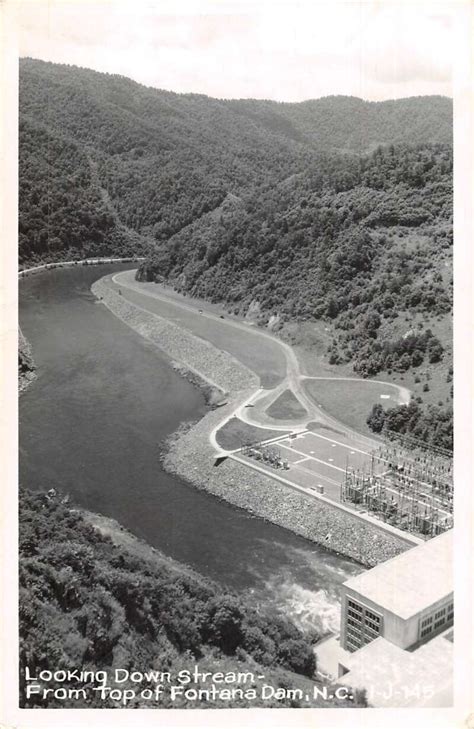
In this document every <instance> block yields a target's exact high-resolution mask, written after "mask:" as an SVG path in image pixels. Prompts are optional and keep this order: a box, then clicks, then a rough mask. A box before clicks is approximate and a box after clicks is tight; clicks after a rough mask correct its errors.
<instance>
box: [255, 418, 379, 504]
mask: <svg viewBox="0 0 474 729" xmlns="http://www.w3.org/2000/svg"><path fill="white" fill-rule="evenodd" d="M273 446H274V447H276V448H279V450H280V454H281V458H282V459H283V460H285V461H287V462H288V464H289V469H288V470H285V471H279V473H281V475H283V476H284V477H285V478H287V479H288V480H289V481H294V482H295V483H297V484H298V485H301V486H305V487H306V488H311V489H314V490H317V487H318V486H323V487H324V494H325V495H326V496H327V497H328V498H330V499H333V500H335V501H340V500H341V494H340V491H341V483H342V480H343V478H344V474H345V470H346V467H347V466H349V467H351V468H354V469H360V470H361V471H362V470H363V469H365V471H366V472H367V473H368V472H369V470H370V468H371V454H370V452H369V451H368V450H367V447H366V446H365V445H364V444H363V443H361V442H360V441H357V440H355V439H354V440H353V439H352V438H348V437H346V436H344V435H339V434H338V435H336V434H333V433H331V431H329V430H328V431H325V432H324V434H323V433H313V432H307V433H304V434H302V435H297V436H296V437H294V438H288V437H284V438H281V439H280V440H278V441H277V442H276V443H274V444H273ZM261 465H262V466H263V467H266V464H264V463H261ZM267 468H268V471H269V472H270V473H271V472H272V471H274V469H273V468H271V467H270V466H268V467H267ZM377 468H379V469H380V466H378V465H377V464H376V469H377Z"/></svg>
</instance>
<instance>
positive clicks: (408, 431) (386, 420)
mask: <svg viewBox="0 0 474 729" xmlns="http://www.w3.org/2000/svg"><path fill="white" fill-rule="evenodd" d="M367 424H368V426H369V428H370V429H371V430H372V431H373V432H374V433H381V432H382V431H383V430H385V432H387V433H388V434H389V437H390V433H399V434H401V435H408V436H411V437H414V438H416V439H417V440H419V441H423V442H425V443H427V444H428V445H430V446H434V447H436V448H443V449H445V450H446V451H452V450H453V412H452V409H450V408H440V407H438V406H436V405H428V406H427V407H426V408H424V409H423V408H422V407H421V406H420V405H419V404H418V403H417V402H416V400H412V401H411V402H410V403H409V404H408V405H398V406H397V407H394V408H388V410H384V408H383V407H382V405H380V404H379V403H377V404H375V405H374V406H373V408H372V412H371V413H370V414H369V416H368V417H367Z"/></svg>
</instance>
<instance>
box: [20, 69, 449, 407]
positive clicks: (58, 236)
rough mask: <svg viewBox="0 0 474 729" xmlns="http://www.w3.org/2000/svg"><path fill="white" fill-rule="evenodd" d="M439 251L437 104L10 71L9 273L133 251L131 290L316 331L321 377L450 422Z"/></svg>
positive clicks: (442, 130) (443, 253)
mask: <svg viewBox="0 0 474 729" xmlns="http://www.w3.org/2000/svg"><path fill="white" fill-rule="evenodd" d="M451 245H452V103H451V100H449V99H447V98H443V97H416V98H410V99H401V100H397V101H385V102H379V103H369V102H365V101H362V100H360V99H357V98H353V97H338V96H334V97H326V98H324V99H318V100H312V101H307V102H303V103H299V104H290V103H276V102H272V101H256V100H218V99H212V98H209V97H206V96H201V95H197V94H184V95H180V94H175V93H172V92H167V91H160V90H156V89H150V88H146V87H144V86H140V85H139V84H137V83H135V82H133V81H130V80H128V79H126V78H123V77H121V76H116V75H109V74H100V73H97V72H95V71H90V70H87V69H79V68H76V67H72V66H59V65H55V64H51V63H44V62H41V61H34V60H31V59H25V60H23V61H21V65H20V262H21V263H22V264H26V263H29V262H33V261H38V260H51V259H57V258H61V257H62V258H70V257H81V256H84V255H87V254H100V253H116V254H120V253H123V254H126V255H129V254H130V253H132V252H133V253H137V252H141V253H142V252H145V253H146V254H147V260H146V261H145V263H144V264H143V265H142V266H141V268H140V271H139V277H140V278H142V279H147V280H162V279H163V278H165V279H167V280H168V281H170V282H171V283H172V284H173V285H174V286H175V287H176V288H178V289H179V290H181V291H183V292H186V293H189V294H191V295H195V296H201V297H204V298H208V299H212V300H213V301H222V302H226V303H227V304H228V306H229V308H230V309H232V310H233V311H236V312H239V313H245V311H246V310H247V309H248V306H249V304H250V303H251V302H254V304H255V302H258V309H259V311H260V318H259V323H260V324H266V322H268V320H269V319H270V318H271V317H273V318H272V321H274V319H275V317H276V318H277V320H278V321H279V326H280V327H281V334H282V336H285V335H286V332H285V326H286V325H287V324H288V323H289V322H297V323H302V322H305V321H306V322H308V321H315V322H317V321H323V322H324V324H325V327H326V329H327V330H328V331H329V332H330V341H329V343H328V346H327V357H328V360H329V362H330V363H332V364H334V365H337V364H342V365H343V366H345V367H348V366H349V367H350V368H352V369H353V370H354V371H355V372H356V373H358V374H360V375H362V376H364V377H366V376H375V375H378V374H380V373H384V372H385V373H388V374H389V375H393V374H394V373H397V376H399V378H400V379H403V378H404V377H408V378H411V379H409V381H408V383H407V384H408V385H409V386H410V387H411V386H412V384H413V389H415V391H416V387H415V383H417V382H419V383H420V386H421V384H423V394H422V393H421V392H420V393H417V394H418V398H419V399H420V398H422V399H423V398H425V397H428V399H431V400H432V401H433V402H434V403H435V404H437V405H438V406H439V407H441V406H442V407H448V408H450V406H451V404H450V395H451V394H452V391H451V387H450V386H448V383H449V380H450V374H449V368H450V365H451V331H450V316H451V314H450V312H451V296H452V273H451ZM432 376H433V377H434V380H433V381H431V383H430V384H428V382H427V380H428V379H429V378H430V377H432ZM422 379H425V380H426V381H425V382H424V383H421V380H422ZM427 392H429V393H430V394H429V395H428V396H426V395H425V393H427Z"/></svg>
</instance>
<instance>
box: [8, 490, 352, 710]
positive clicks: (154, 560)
mask: <svg viewBox="0 0 474 729" xmlns="http://www.w3.org/2000/svg"><path fill="white" fill-rule="evenodd" d="M122 541H123V540H122ZM140 545H141V543H140V542H139V541H138V540H136V539H134V538H130V539H129V540H128V544H116V543H114V541H113V539H112V538H111V537H110V536H109V535H104V534H102V533H101V532H100V530H99V529H98V528H97V525H93V524H91V523H90V521H88V520H87V519H86V517H85V515H84V514H82V513H81V512H80V511H78V510H76V509H74V508H72V507H71V506H70V505H69V504H68V503H67V500H65V499H64V498H62V497H61V496H60V495H57V494H56V493H55V492H54V491H50V492H49V493H48V494H45V493H36V494H34V493H31V492H28V491H25V490H21V491H20V577H19V579H20V606H19V613H20V636H21V637H20V683H21V687H22V690H24V687H25V680H24V679H25V668H26V667H28V668H29V671H30V675H37V672H39V671H41V670H43V669H44V670H48V669H49V670H51V669H52V667H54V670H65V671H67V670H74V669H78V668H79V669H82V670H84V671H86V670H88V671H98V670H106V671H108V672H109V675H112V674H113V670H114V669H115V668H117V667H118V668H122V669H124V668H125V669H130V670H134V671H148V670H151V669H155V670H160V671H169V672H170V673H171V674H172V675H173V674H177V672H178V671H179V670H182V669H183V668H192V667H193V666H194V664H195V663H196V662H199V665H200V666H202V668H203V669H204V668H205V670H211V671H212V672H217V671H222V672H224V673H225V672H228V671H234V672H236V671H252V672H254V673H256V674H263V675H264V676H265V682H266V683H267V684H270V685H273V686H275V687H278V686H282V687H285V686H286V687H301V688H303V689H304V690H305V692H306V691H311V693H312V686H313V683H314V682H313V680H312V679H313V677H314V672H315V656H314V653H313V650H312V645H311V642H310V640H309V638H308V637H305V636H303V634H302V633H301V632H300V631H299V630H298V629H297V628H296V627H295V625H294V624H292V623H291V622H290V621H289V620H287V619H285V618H282V617H281V616H280V615H278V614H276V613H275V612H271V613H270V612H266V611H265V610H264V609H263V608H259V609H258V610H257V609H256V608H255V607H251V606H249V605H246V604H245V603H244V602H243V601H242V600H241V599H240V598H239V597H237V596H236V595H235V594H233V593H230V592H228V591H226V590H225V589H223V588H222V586H218V585H217V584H215V583H213V582H211V581H209V580H207V579H205V578H203V577H202V576H200V575H198V574H197V573H195V572H193V571H192V570H191V569H189V568H187V567H185V566H184V565H180V564H179V563H177V562H175V561H173V560H171V559H169V558H167V557H165V556H164V555H162V554H160V553H159V552H157V551H155V550H151V549H150V548H149V547H148V546H147V547H146V549H145V550H143V549H140ZM316 637H317V636H313V639H314V638H316ZM129 684H130V686H133V684H131V682H129V683H124V684H121V688H127V687H129ZM61 685H62V686H65V687H66V688H67V687H68V686H69V685H71V687H74V688H77V684H76V683H75V682H74V681H71V682H70V683H68V682H67V681H66V682H65V683H62V684H61ZM91 687H92V683H91V684H90V685H89V688H91ZM318 701H319V702H320V703H319V704H318ZM339 701H342V700H339V699H331V700H327V701H322V700H321V699H318V700H314V701H312V702H310V703H307V702H306V701H305V702H304V705H305V706H312V705H313V706H315V705H320V706H321V705H323V704H324V705H325V706H337V705H338V702H339ZM263 703H264V704H265V706H298V702H294V701H293V700H288V699H285V700H282V701H278V700H277V699H269V700H268V701H266V702H262V701H256V702H253V701H252V702H251V704H249V702H247V701H245V700H241V699H238V700H236V701H222V702H216V704H215V705H216V706H217V707H229V706H246V705H262V704H263ZM46 704H47V706H48V708H55V707H60V706H61V707H69V708H71V707H73V706H75V707H78V706H82V707H83V708H86V707H87V708H97V707H98V706H101V707H105V708H116V707H117V706H120V702H116V701H114V700H113V699H107V700H105V701H102V700H101V699H100V697H99V696H98V695H97V694H94V693H92V692H91V695H90V697H89V698H88V699H87V700H86V701H83V700H82V699H81V701H79V702H77V701H75V700H72V699H71V700H69V699H68V700H66V701H64V700H60V699H52V698H51V697H49V698H48V700H47V701H45V700H43V699H42V698H41V697H38V696H34V697H31V698H30V700H29V701H26V700H25V699H24V698H23V700H22V706H23V707H26V708H33V707H42V706H45V705H46ZM364 704H365V699H364V696H363V695H358V696H357V697H356V699H355V702H354V704H352V703H351V705H356V706H357V705H360V706H363V705H364ZM143 705H146V706H150V705H152V706H156V705H157V704H156V703H153V702H151V703H150V701H146V702H144V701H140V699H137V701H135V702H133V703H132V704H130V705H129V708H137V707H139V706H143ZM159 705H160V706H165V707H175V708H193V707H194V708H196V703H195V702H192V701H189V702H188V701H186V700H185V699H184V698H183V699H180V700H178V701H176V702H174V703H173V704H171V702H170V701H169V698H167V697H166V696H165V697H164V698H163V699H162V701H161V702H160V703H159ZM200 706H201V708H202V704H200Z"/></svg>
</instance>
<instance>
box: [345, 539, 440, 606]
mask: <svg viewBox="0 0 474 729" xmlns="http://www.w3.org/2000/svg"><path fill="white" fill-rule="evenodd" d="M452 552H453V530H452V529H450V530H449V531H447V532H444V533H443V534H440V535H439V536H437V537H434V538H433V539H430V540H429V541H427V542H424V543H423V544H420V545H419V546H417V547H412V548H411V549H408V550H407V551H406V552H403V553H402V554H399V555H397V556H396V557H393V558H392V559H389V560H387V561H386V562H383V563H382V564H379V565H377V566H376V567H373V568H372V569H370V570H367V572H363V573H362V574H360V575H356V576H355V577H351V579H349V580H347V582H344V586H345V587H347V588H350V589H351V590H355V591H356V592H358V593H360V595H361V596H362V597H366V598H367V599H369V600H371V601H372V602H374V603H376V604H377V605H379V606H380V607H383V608H385V609H386V610H389V611H390V612H392V613H395V615H398V616H400V617H401V618H403V619H407V618H410V617H411V616H413V615H416V614H417V613H419V612H421V611H422V610H424V609H425V608H427V607H429V606H430V605H434V603H436V602H439V601H440V600H442V599H443V598H445V597H447V596H448V595H449V594H450V593H452V591H453V553H452Z"/></svg>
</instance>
